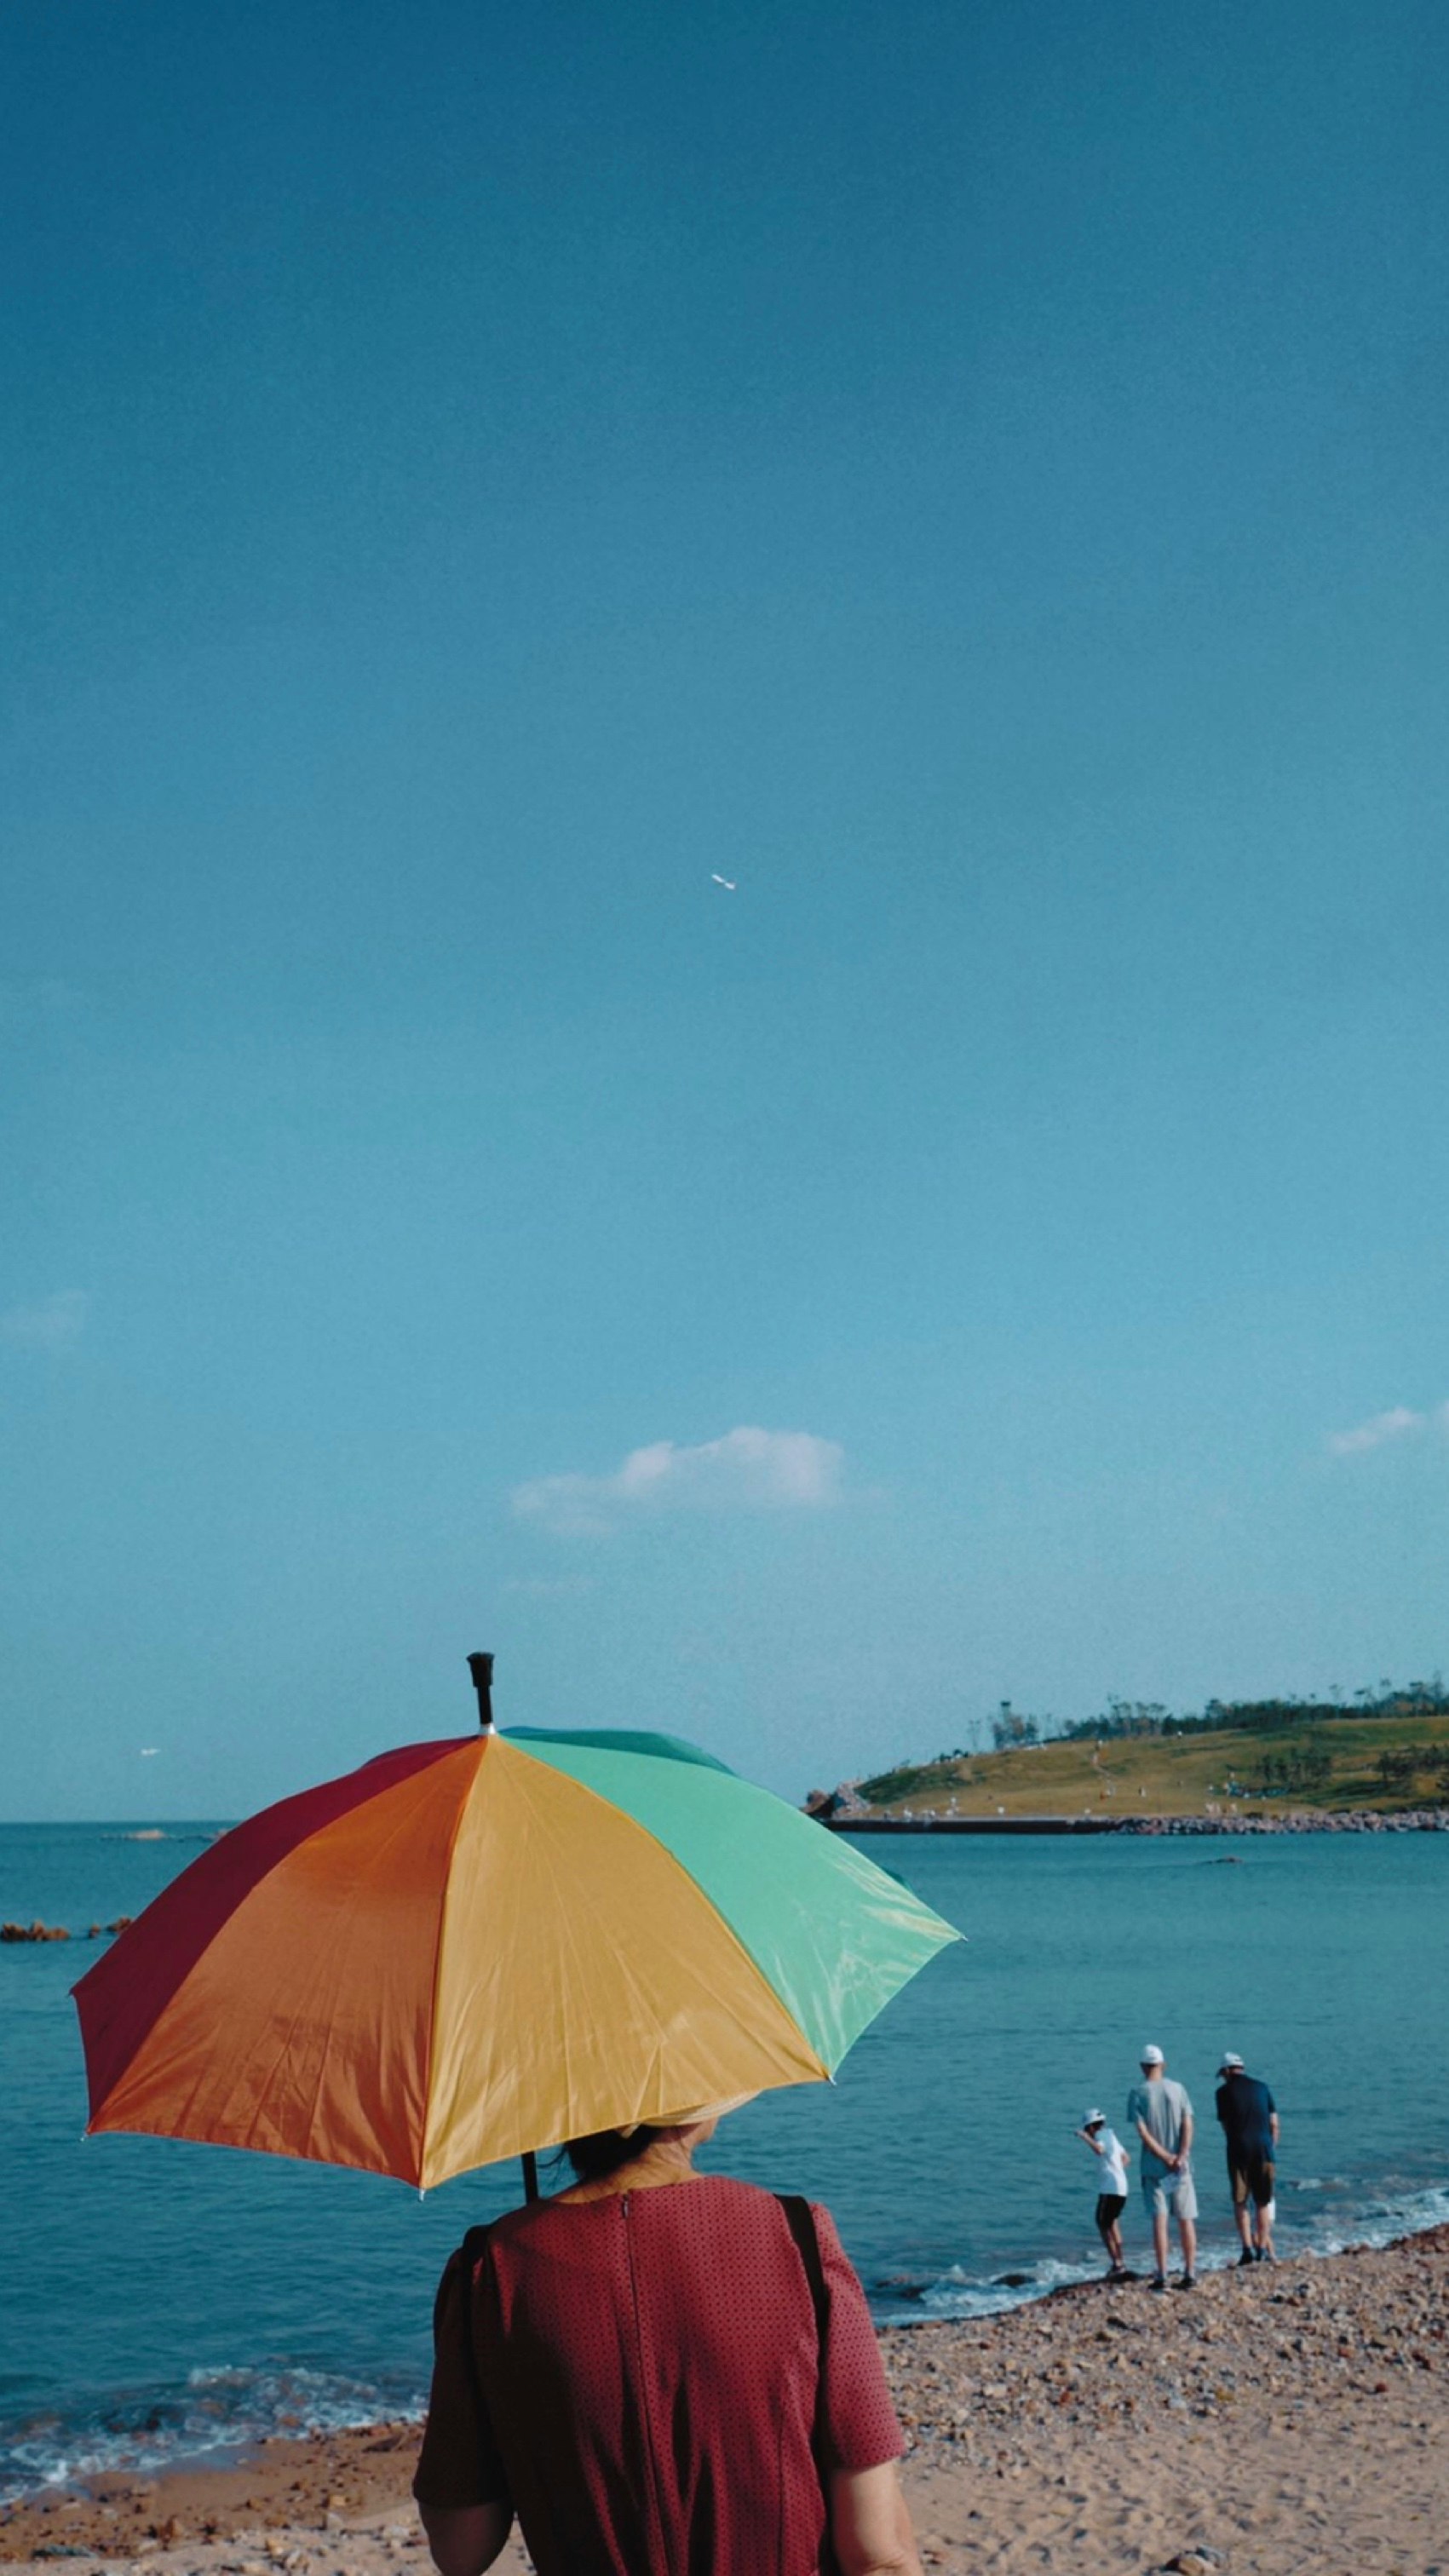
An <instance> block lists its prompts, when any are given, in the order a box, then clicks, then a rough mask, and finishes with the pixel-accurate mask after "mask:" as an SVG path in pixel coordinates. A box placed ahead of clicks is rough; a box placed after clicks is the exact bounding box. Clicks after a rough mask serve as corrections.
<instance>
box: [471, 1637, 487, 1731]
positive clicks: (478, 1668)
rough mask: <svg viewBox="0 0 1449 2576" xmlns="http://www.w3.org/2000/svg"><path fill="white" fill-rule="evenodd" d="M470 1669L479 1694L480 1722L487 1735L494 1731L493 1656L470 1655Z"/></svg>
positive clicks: (474, 1686)
mask: <svg viewBox="0 0 1449 2576" xmlns="http://www.w3.org/2000/svg"><path fill="white" fill-rule="evenodd" d="M468 1670H469V1672H470V1673H471V1674H472V1676H473V1688H474V1689H475V1691H476V1692H477V1694H478V1724H479V1726H480V1728H481V1729H482V1731H483V1733H484V1734H485V1735H491V1734H492V1732H493V1658H492V1656H491V1655H470V1656H469V1657H468Z"/></svg>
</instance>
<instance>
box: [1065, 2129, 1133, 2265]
mask: <svg viewBox="0 0 1449 2576" xmlns="http://www.w3.org/2000/svg"><path fill="white" fill-rule="evenodd" d="M1077 2136H1078V2137H1079V2138H1084V2139H1085V2140H1086V2143H1087V2145H1088V2146H1089V2147H1090V2148H1091V2150H1092V2153H1093V2155H1094V2156H1100V2158H1101V2160H1102V2163H1101V2172H1100V2174H1099V2175H1098V2191H1097V2234H1098V2235H1099V2236H1100V2237H1101V2240H1102V2242H1103V2244H1104V2245H1105V2246H1106V2249H1107V2259H1108V2262H1109V2264H1110V2266H1111V2269H1110V2270H1109V2272H1108V2274H1107V2278H1108V2280H1109V2281H1125V2280H1126V2278H1127V2270H1126V2266H1125V2264H1124V2263H1123V2260H1122V2224H1121V2221H1122V2212H1123V2210H1124V2209H1125V2208H1126V2206H1127V2150H1126V2148H1125V2147H1124V2146H1123V2144H1122V2141H1121V2139H1120V2138H1119V2137H1118V2135H1117V2132H1116V2130H1115V2129H1109V2128H1108V2126H1107V2123H1106V2120H1105V2119H1104V2117H1103V2115H1102V2113H1101V2112H1100V2111H1089V2112H1088V2113H1087V2115H1086V2118H1085V2119H1084V2120H1083V2122H1082V2125H1081V2127H1080V2128H1079V2129H1078V2131H1077Z"/></svg>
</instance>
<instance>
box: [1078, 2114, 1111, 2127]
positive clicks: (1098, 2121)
mask: <svg viewBox="0 0 1449 2576" xmlns="http://www.w3.org/2000/svg"><path fill="white" fill-rule="evenodd" d="M1106 2117H1107V2114H1106V2112H1105V2111H1084V2112H1083V2113H1082V2126H1083V2128H1084V2129H1100V2128H1101V2126H1102V2124H1103V2122H1104V2120H1105V2119H1106Z"/></svg>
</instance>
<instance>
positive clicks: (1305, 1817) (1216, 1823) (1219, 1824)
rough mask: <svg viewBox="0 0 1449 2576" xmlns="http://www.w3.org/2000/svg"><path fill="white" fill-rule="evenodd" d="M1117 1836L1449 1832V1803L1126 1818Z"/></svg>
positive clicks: (1116, 1826) (1116, 1825)
mask: <svg viewBox="0 0 1449 2576" xmlns="http://www.w3.org/2000/svg"><path fill="white" fill-rule="evenodd" d="M1108 1830H1109V1831H1110V1832H1112V1833H1115V1834H1449V1807H1411V1808H1408V1809H1406V1810H1405V1811H1404V1812H1403V1813H1401V1814H1394V1815H1385V1814H1383V1813H1381V1812H1380V1811H1379V1810H1378V1809H1377V1808H1374V1807H1356V1808H1345V1809H1344V1811H1343V1812H1342V1813H1341V1814H1334V1813H1323V1812H1320V1811H1319V1810H1318V1809H1316V1808H1313V1807H1297V1808H1292V1809H1290V1810H1289V1811H1288V1812H1287V1813H1286V1814H1284V1815H1281V1816H1261V1815H1252V1816H1242V1815H1238V1816H1234V1815H1226V1816H1122V1817H1120V1818H1118V1819H1117V1820H1116V1821H1115V1822H1114V1823H1113V1824H1112V1825H1111V1826H1110V1827H1109V1828H1108Z"/></svg>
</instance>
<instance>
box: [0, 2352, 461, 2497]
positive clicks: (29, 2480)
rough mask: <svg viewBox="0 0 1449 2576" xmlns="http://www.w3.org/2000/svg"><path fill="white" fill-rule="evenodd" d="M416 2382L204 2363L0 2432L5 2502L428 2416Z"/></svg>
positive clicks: (283, 2367)
mask: <svg viewBox="0 0 1449 2576" xmlns="http://www.w3.org/2000/svg"><path fill="white" fill-rule="evenodd" d="M426 2402H427V2401H426V2397H425V2395H424V2393H423V2391H422V2390H421V2389H420V2388H418V2387H417V2385H416V2384H415V2383H414V2382H411V2381H406V2380H403V2379H401V2378H399V2379H397V2380H394V2381H388V2380H376V2379H365V2378H362V2377H353V2376H351V2375H349V2374H347V2373H345V2372H340V2371H326V2370H314V2369H309V2368H304V2367H300V2366H298V2365H295V2364H290V2365H283V2364H277V2365H275V2366H273V2367H270V2368H268V2367H262V2368H259V2369H242V2368H238V2369H226V2368H224V2367H223V2368H208V2369H196V2370H193V2371H191V2372H189V2373H188V2375H187V2378H186V2381H185V2383H184V2385H182V2386H181V2387H171V2388H168V2389H159V2390H156V2389H145V2390H133V2391H130V2392H129V2393H127V2394H126V2395H123V2396H121V2397H118V2398H117V2399H115V2400H114V2401H108V2402H105V2403H102V2404H99V2405H95V2406H92V2407H89V2408H87V2409H85V2410H84V2411H82V2412H80V2413H78V2414H76V2415H74V2416H72V2417H70V2418H69V2419H68V2420H67V2419H66V2418H64V2417H62V2416H61V2415H60V2414H59V2413H56V2412H53V2411H50V2410H47V2411H45V2412H44V2413H37V2414H35V2415H33V2416H32V2417H31V2418H30V2419H29V2421H28V2422H26V2423H23V2424H19V2425H17V2426H15V2427H14V2428H13V2429H11V2430H8V2431H6V2432H5V2433H4V2434H3V2435H0V2503H10V2502H12V2501H13V2500H14V2499H15V2498H16V2497H17V2496H21V2495H27V2494H34V2493H35V2492H36V2491H37V2490H38V2489H43V2488H46V2487H57V2486H67V2485H69V2484H71V2483H72V2481H74V2480H75V2479H77V2478H90V2477H97V2476H103V2475H105V2474H106V2473H107V2472H111V2473H121V2472H124V2473H126V2474H128V2475H137V2474H144V2475H148V2476H154V2475H155V2474H156V2473H157V2472H158V2471H160V2470H163V2469H168V2468H175V2467H177V2466H178V2465H179V2464H180V2463H182V2462H190V2461H196V2460H203V2459H206V2460H210V2461H212V2462H213V2464H214V2463H215V2461H216V2459H217V2456H218V2455H219V2454H222V2453H226V2452H233V2451H240V2450H250V2449H252V2448H254V2447H255V2446H256V2444H257V2443H259V2442H265V2441H268V2440H271V2439H272V2438H274V2437H275V2436H277V2435H281V2436H284V2437H286V2436H292V2437H294V2438H301V2437H303V2436H305V2435H308V2434H317V2433H343V2432H354V2431H357V2430H358V2429H360V2428H363V2427H366V2426H367V2425H369V2424H377V2423H381V2422H384V2421H386V2422H401V2421H403V2420H407V2421H409V2422H420V2421H421V2419H422V2416H423V2414H424V2412H425V2410H426Z"/></svg>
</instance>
